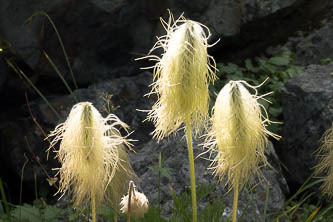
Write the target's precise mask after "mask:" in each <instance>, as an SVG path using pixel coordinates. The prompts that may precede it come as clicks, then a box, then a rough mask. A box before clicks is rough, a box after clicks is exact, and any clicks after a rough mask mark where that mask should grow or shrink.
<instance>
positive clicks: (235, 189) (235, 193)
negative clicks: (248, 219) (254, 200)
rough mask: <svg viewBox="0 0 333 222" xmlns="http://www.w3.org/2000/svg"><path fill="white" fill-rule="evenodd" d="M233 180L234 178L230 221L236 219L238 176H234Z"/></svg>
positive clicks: (233, 221)
mask: <svg viewBox="0 0 333 222" xmlns="http://www.w3.org/2000/svg"><path fill="white" fill-rule="evenodd" d="M235 180H236V182H235V185H234V203H233V209H232V222H236V221H237V205H238V194H239V191H238V188H239V184H238V178H236V179H235Z"/></svg>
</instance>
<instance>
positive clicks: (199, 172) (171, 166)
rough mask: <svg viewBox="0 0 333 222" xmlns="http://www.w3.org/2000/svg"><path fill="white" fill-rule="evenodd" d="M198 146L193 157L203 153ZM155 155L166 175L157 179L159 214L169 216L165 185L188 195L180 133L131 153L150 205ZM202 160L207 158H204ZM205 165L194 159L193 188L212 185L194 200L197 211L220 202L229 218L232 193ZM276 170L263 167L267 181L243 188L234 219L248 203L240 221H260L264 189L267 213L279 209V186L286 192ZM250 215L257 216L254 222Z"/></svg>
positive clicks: (154, 196) (170, 201) (154, 184)
mask: <svg viewBox="0 0 333 222" xmlns="http://www.w3.org/2000/svg"><path fill="white" fill-rule="evenodd" d="M201 142H202V141H201ZM198 143H200V142H199V141H194V156H195V157H196V156H198V155H199V154H200V153H201V152H203V150H202V147H200V146H199V145H198ZM272 149H274V148H272ZM159 152H161V153H162V159H163V161H162V168H167V169H168V176H163V177H162V178H161V209H162V214H163V215H165V216H170V215H171V213H172V211H171V208H172V207H173V206H174V205H173V198H172V195H171V192H170V189H169V186H171V187H172V188H173V190H174V191H175V193H176V194H177V195H178V196H179V195H180V194H181V193H183V192H186V193H188V195H190V193H191V192H190V174H189V164H188V153H187V146H186V141H185V137H184V136H183V133H182V132H180V135H179V136H177V137H171V138H169V139H163V140H162V141H161V142H160V143H157V142H156V141H154V140H152V141H149V142H148V143H146V144H145V145H144V146H143V148H142V149H141V150H139V151H138V152H137V153H136V154H131V160H132V166H133V168H134V170H135V172H136V173H137V174H138V176H139V180H140V189H141V190H142V191H143V192H144V193H145V195H146V196H147V197H148V199H149V202H150V204H155V205H156V204H157V200H158V198H157V197H158V173H157V171H156V170H154V169H153V167H157V166H158V158H159ZM203 157H205V158H207V157H208V155H206V156H203ZM275 161H276V160H275ZM209 163H210V162H209V161H207V160H206V159H203V158H196V159H195V173H196V185H197V187H200V186H201V187H202V186H205V185H206V186H207V185H209V184H211V185H212V184H215V185H216V186H213V189H212V192H211V193H209V194H208V195H207V196H206V197H205V198H203V199H202V200H201V201H198V210H199V212H200V210H202V209H203V208H204V207H205V206H206V205H207V204H208V203H209V202H212V201H216V200H217V199H221V200H222V203H223V204H224V205H225V206H226V208H225V210H224V212H223V216H225V217H226V216H228V217H230V216H231V213H232V202H233V192H229V193H228V189H227V188H226V187H225V186H224V184H225V181H222V182H221V183H220V184H217V183H218V181H217V180H216V179H214V178H213V176H212V175H211V172H210V171H208V170H207V167H208V165H209ZM275 163H277V162H275ZM276 169H277V171H275V170H273V169H272V168H269V167H265V168H263V170H262V172H263V174H264V177H265V178H266V179H267V180H262V181H260V182H258V181H257V180H253V181H252V182H251V184H252V185H250V186H249V187H252V186H254V185H256V184H257V185H258V186H257V187H256V188H255V189H253V190H251V191H248V190H247V189H244V190H243V191H242V192H241V193H240V196H239V207H238V217H239V216H240V215H241V214H242V211H243V209H245V207H246V205H247V204H248V203H249V201H250V205H249V206H248V208H247V210H246V211H245V212H244V221H264V220H263V211H264V204H265V199H266V192H267V188H268V187H269V188H268V189H269V200H268V209H267V210H268V211H267V212H269V213H272V212H277V211H279V210H281V208H282V206H283V203H284V200H285V197H284V194H283V192H282V189H281V187H284V189H286V187H287V185H286V182H285V181H284V182H283V184H280V183H279V182H278V178H279V177H280V176H279V175H278V174H277V172H279V169H278V168H276ZM281 178H283V177H281ZM267 186H268V187H267ZM280 186H281V187H280ZM199 196H200V194H198V197H199ZM221 207H222V206H221ZM253 214H255V215H256V216H257V220H256V219H255V217H254V216H253ZM221 216H222V215H221ZM199 217H200V213H199ZM251 218H252V219H251Z"/></svg>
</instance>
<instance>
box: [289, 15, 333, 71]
mask: <svg viewBox="0 0 333 222" xmlns="http://www.w3.org/2000/svg"><path fill="white" fill-rule="evenodd" d="M286 46H287V47H288V48H290V49H291V50H292V51H294V52H295V53H296V62H297V64H299V65H310V64H322V60H324V59H331V60H333V23H332V22H330V21H327V20H324V21H323V24H322V27H321V28H319V29H317V30H315V31H312V32H310V33H308V34H305V33H304V32H301V31H300V32H298V35H297V36H296V37H290V38H289V40H288V43H287V44H286Z"/></svg>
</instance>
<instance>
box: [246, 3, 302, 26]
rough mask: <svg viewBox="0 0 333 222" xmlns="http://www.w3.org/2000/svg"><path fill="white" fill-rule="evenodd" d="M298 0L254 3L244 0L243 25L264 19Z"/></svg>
mask: <svg viewBox="0 0 333 222" xmlns="http://www.w3.org/2000/svg"><path fill="white" fill-rule="evenodd" d="M296 1H297V0H282V1H281V0H271V1H253V0H242V1H240V2H241V6H242V15H243V16H242V23H243V24H244V23H246V22H249V21H252V20H254V19H259V18H263V17H265V16H267V15H270V14H273V13H275V12H277V11H278V10H280V9H283V8H286V7H289V6H292V5H293V4H294V3H295V2H296Z"/></svg>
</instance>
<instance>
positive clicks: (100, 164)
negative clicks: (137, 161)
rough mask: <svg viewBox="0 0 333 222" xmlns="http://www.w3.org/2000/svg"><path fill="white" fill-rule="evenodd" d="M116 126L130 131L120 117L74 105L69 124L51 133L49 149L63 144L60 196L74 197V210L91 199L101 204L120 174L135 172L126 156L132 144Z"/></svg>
mask: <svg viewBox="0 0 333 222" xmlns="http://www.w3.org/2000/svg"><path fill="white" fill-rule="evenodd" d="M109 123H110V125H109ZM117 125H120V126H121V127H123V128H125V129H126V128H127V125H126V124H125V123H123V122H121V121H120V120H119V119H118V117H117V116H115V115H113V114H110V115H109V116H108V117H106V118H103V117H102V116H101V114H100V113H99V112H98V111H97V110H96V109H95V107H94V106H93V105H92V104H91V103H89V102H82V103H78V104H76V105H74V106H73V108H72V110H71V112H70V114H69V116H68V118H67V120H66V121H65V122H64V123H62V124H59V125H58V126H57V127H56V128H55V130H54V131H52V132H51V133H50V135H49V137H53V139H52V141H51V144H50V148H51V147H53V146H55V144H57V142H58V141H61V143H60V148H59V150H58V151H57V158H58V159H59V161H60V163H61V165H62V166H61V168H59V169H58V173H59V174H60V182H59V183H60V186H59V190H58V192H60V193H62V196H63V195H64V194H65V193H66V192H69V193H71V194H72V198H73V202H74V206H77V207H78V206H85V205H86V204H88V203H89V202H90V200H91V197H92V196H94V197H95V200H96V204H100V203H101V202H102V201H103V200H104V199H105V198H106V196H105V191H106V190H107V189H108V187H109V185H111V181H112V179H113V178H114V176H115V174H116V173H117V171H122V169H126V170H128V174H126V175H125V178H127V176H128V175H129V174H131V173H132V172H133V171H132V170H131V168H129V167H128V165H129V163H128V158H127V154H126V155H124V153H123V152H126V151H125V150H124V146H130V143H129V141H128V140H127V139H126V137H122V136H121V134H120V132H119V131H118V129H116V128H115V126H117ZM50 148H49V149H50ZM120 154H121V155H120ZM122 158H124V159H122ZM124 174H125V173H124ZM113 192H117V190H114V191H113ZM62 196H61V197H62Z"/></svg>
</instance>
